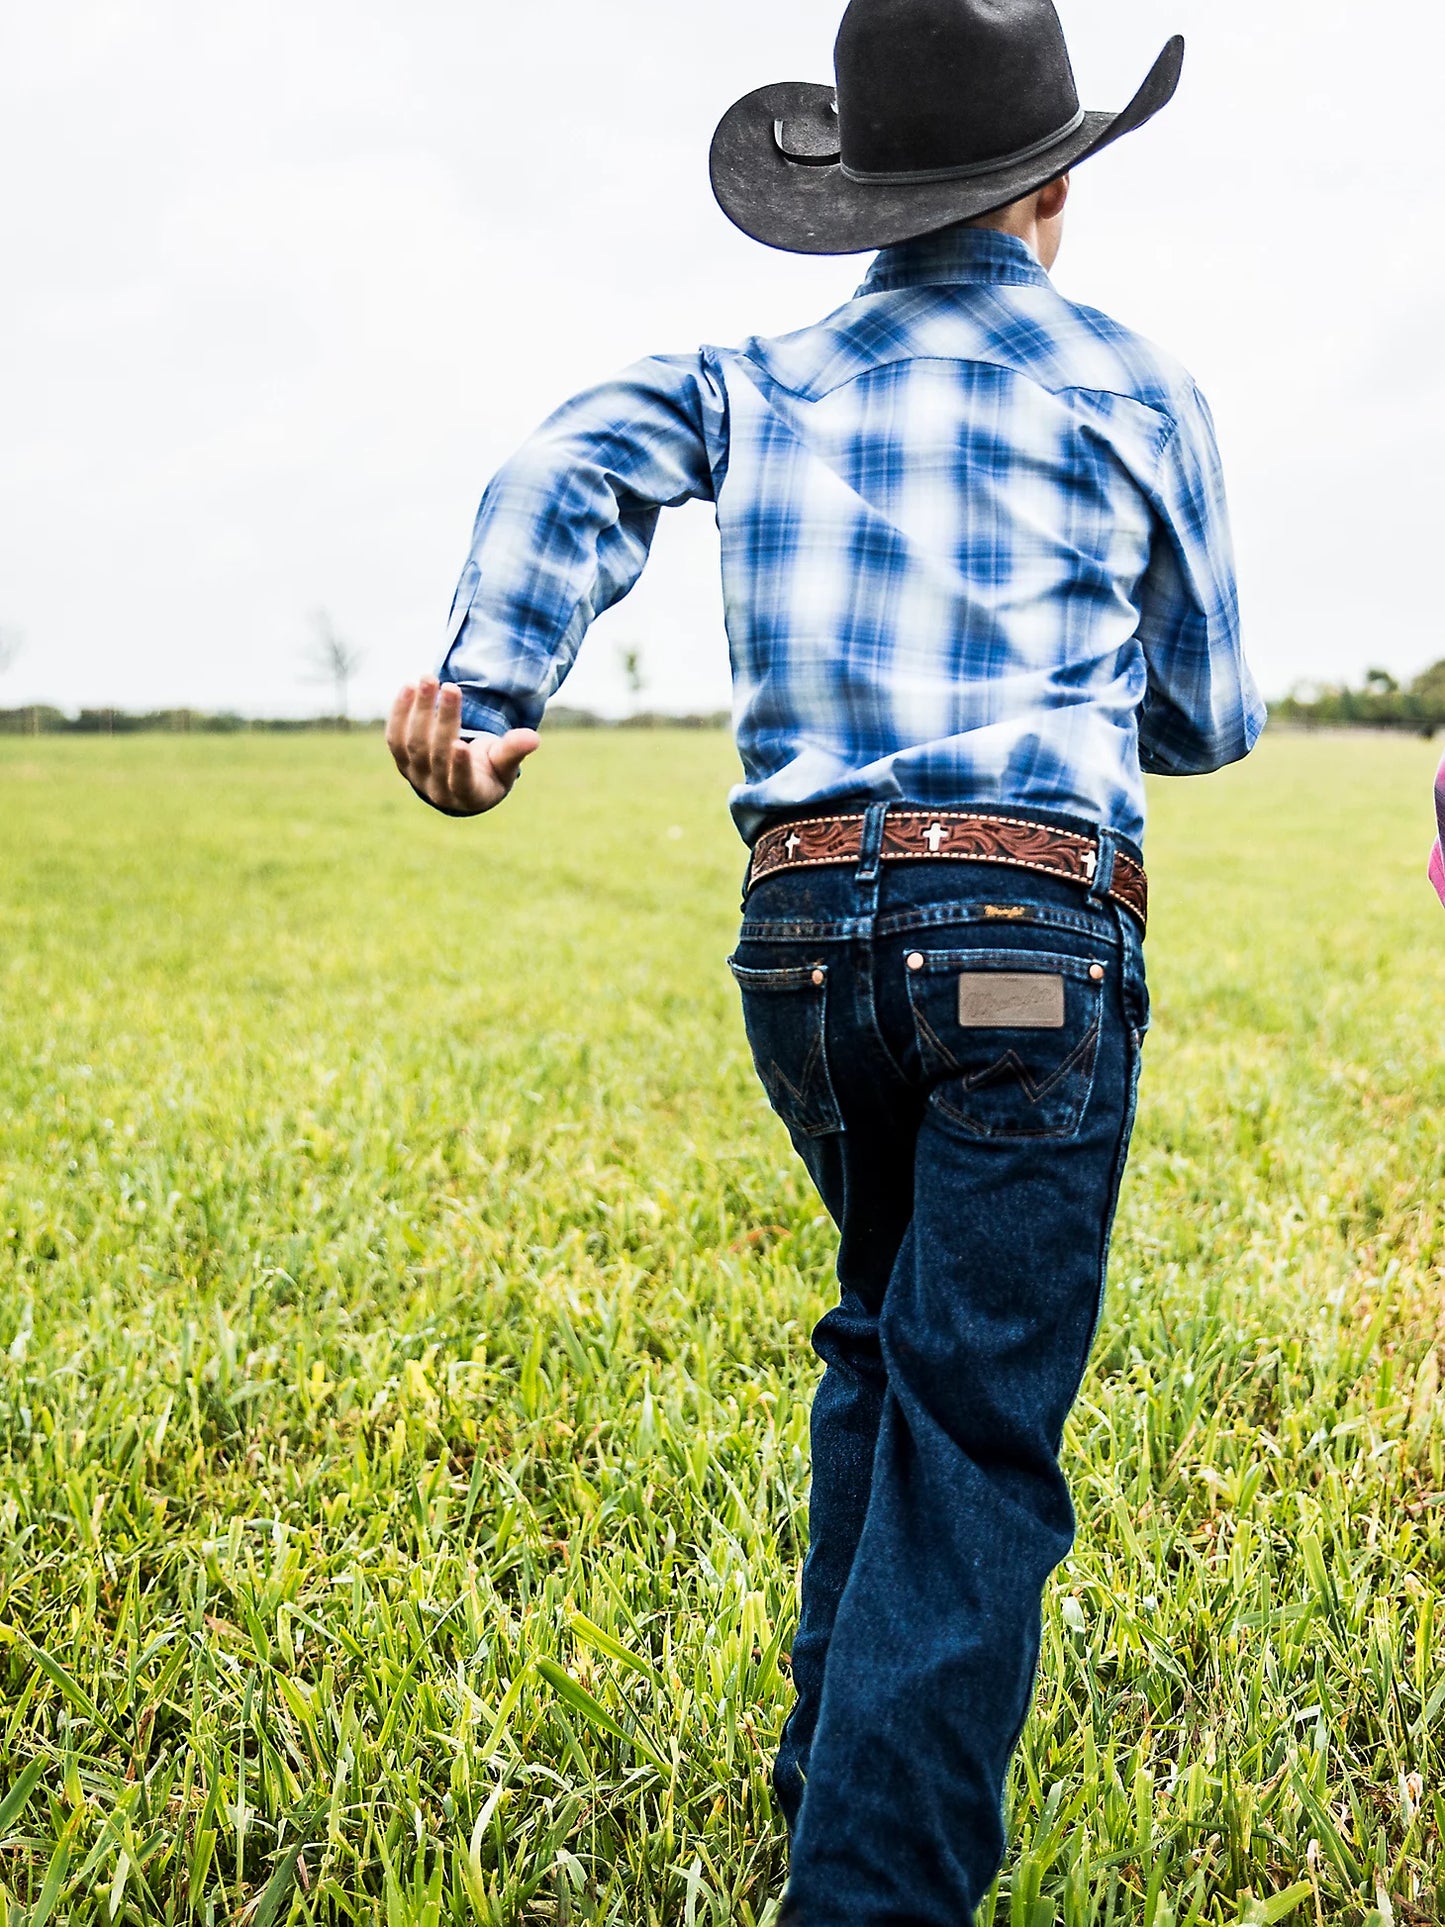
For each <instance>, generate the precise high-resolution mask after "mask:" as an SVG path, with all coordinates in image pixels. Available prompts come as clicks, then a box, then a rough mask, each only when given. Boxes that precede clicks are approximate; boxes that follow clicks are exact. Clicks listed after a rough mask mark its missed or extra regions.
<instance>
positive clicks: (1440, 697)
mask: <svg viewBox="0 0 1445 1927" xmlns="http://www.w3.org/2000/svg"><path fill="white" fill-rule="evenodd" d="M1269 713H1270V720H1271V722H1274V723H1286V724H1290V723H1292V724H1294V725H1295V726H1296V727H1302V728H1305V729H1404V730H1409V731H1412V732H1413V733H1415V734H1416V735H1420V736H1433V735H1434V734H1435V732H1436V730H1440V729H1445V661H1441V662H1437V663H1435V664H1433V665H1432V666H1431V667H1430V668H1429V669H1426V670H1424V671H1423V672H1422V673H1421V674H1420V675H1418V676H1416V677H1415V679H1414V681H1413V682H1410V683H1408V684H1403V685H1402V684H1401V683H1399V682H1397V681H1396V680H1395V678H1394V677H1393V676H1392V675H1391V674H1390V672H1389V670H1388V669H1369V670H1367V671H1366V672H1365V680H1364V682H1363V684H1362V685H1361V686H1360V687H1359V688H1358V689H1351V688H1349V687H1348V686H1347V685H1346V684H1343V683H1334V684H1329V685H1327V686H1326V687H1324V688H1322V689H1308V688H1299V689H1296V690H1295V691H1294V692H1293V693H1292V694H1291V695H1288V696H1286V697H1285V699H1284V701H1283V702H1278V703H1271V704H1270V709H1269Z"/></svg>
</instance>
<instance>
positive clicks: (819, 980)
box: [813, 967, 828, 990]
mask: <svg viewBox="0 0 1445 1927" xmlns="http://www.w3.org/2000/svg"><path fill="white" fill-rule="evenodd" d="M827 981H828V979H827V975H826V973H825V972H824V971H823V970H822V968H821V967H820V968H819V969H817V970H815V971H814V972H813V982H814V983H815V984H816V985H817V986H818V988H819V990H821V989H822V988H823V985H824V984H825V983H826V982H827Z"/></svg>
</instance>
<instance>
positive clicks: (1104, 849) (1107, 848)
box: [1089, 829, 1119, 903]
mask: <svg viewBox="0 0 1445 1927" xmlns="http://www.w3.org/2000/svg"><path fill="white" fill-rule="evenodd" d="M1118 854H1119V839H1118V837H1116V836H1115V834H1114V832H1113V831H1112V830H1105V829H1101V830H1100V831H1099V845H1098V850H1097V852H1096V854H1095V858H1094V874H1093V876H1092V877H1091V878H1090V879H1089V895H1090V897H1091V898H1092V899H1093V900H1094V901H1095V902H1096V903H1107V902H1108V900H1109V892H1110V890H1112V889H1113V887H1114V859H1115V858H1116V857H1117V856H1118Z"/></svg>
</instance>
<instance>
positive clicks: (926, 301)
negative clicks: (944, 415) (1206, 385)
mask: <svg viewBox="0 0 1445 1927" xmlns="http://www.w3.org/2000/svg"><path fill="white" fill-rule="evenodd" d="M710 352H711V353H712V354H714V355H717V356H718V358H719V359H720V361H721V362H722V363H723V365H724V367H725V366H726V364H727V362H728V361H730V360H736V361H740V362H742V363H743V364H745V365H746V366H747V368H748V369H750V370H752V371H755V374H754V378H755V379H756V378H757V377H761V379H762V381H763V383H764V384H765V385H768V386H771V387H775V388H778V389H782V390H784V391H786V392H787V393H789V394H791V395H794V396H796V397H797V398H798V399H799V400H802V401H821V400H822V399H823V398H824V397H825V396H827V395H830V394H833V393H835V392H836V391H837V390H838V389H840V388H843V387H846V386H849V385H850V384H852V383H854V382H857V381H860V380H863V379H865V378H866V377H868V376H870V375H874V374H879V373H882V372H884V371H886V370H888V369H889V368H892V367H895V366H897V365H898V364H900V363H906V362H917V361H951V362H958V363H973V364H976V365H982V366H987V367H991V368H996V369H999V370H1001V371H1003V372H1006V373H1009V374H1012V375H1016V376H1019V377H1021V378H1022V379H1024V380H1026V381H1030V382H1032V383H1034V384H1035V385H1036V386H1038V387H1040V388H1042V389H1045V390H1046V391H1048V392H1049V393H1051V394H1055V395H1059V396H1063V395H1066V394H1068V393H1069V392H1070V391H1078V392H1079V393H1081V394H1088V395H1092V396H1109V397H1112V398H1114V399H1117V400H1120V401H1125V402H1132V403H1134V404H1135V405H1137V406H1140V407H1143V408H1147V409H1149V410H1150V411H1151V412H1153V413H1154V414H1155V415H1157V416H1160V417H1162V418H1163V422H1162V426H1163V429H1164V432H1165V434H1166V436H1167V434H1168V432H1170V431H1172V429H1173V428H1174V427H1175V425H1176V424H1177V422H1178V420H1179V417H1180V414H1181V413H1182V412H1185V411H1186V410H1187V409H1188V408H1189V407H1190V406H1191V405H1193V404H1194V399H1195V396H1196V392H1197V391H1196V389H1195V385H1194V382H1193V379H1192V378H1191V376H1190V375H1189V374H1188V372H1187V371H1186V370H1185V369H1184V368H1183V367H1182V365H1181V364H1180V363H1178V362H1176V361H1175V360H1174V359H1173V358H1172V357H1171V356H1170V355H1168V354H1166V353H1165V352H1164V351H1163V350H1162V349H1160V348H1157V347H1156V346H1155V345H1154V343H1153V342H1151V341H1148V340H1146V339H1145V337H1144V336H1142V335H1137V334H1135V333H1134V332H1133V331H1132V330H1131V329H1128V328H1125V327H1124V326H1123V325H1122V324H1121V323H1119V322H1117V321H1115V320H1113V318H1112V317H1111V316H1109V315H1106V314H1102V313H1100V312H1099V311H1098V310H1097V309H1093V308H1086V307H1084V306H1082V305H1080V304H1078V303H1075V302H1071V301H1066V300H1065V299H1064V298H1063V297H1062V296H1061V295H1059V294H1058V293H1057V291H1056V290H1055V289H1054V288H1052V287H1050V286H1047V285H1044V286H1023V287H1020V286H1011V285H1002V286H999V285H974V284H969V285H960V286H939V287H924V288H907V289H901V290H893V291H889V292H884V293H879V294H864V295H860V296H858V297H855V299H853V300H852V301H849V302H846V303H845V304H844V305H843V307H841V308H839V309H838V310H836V311H835V313H833V314H831V315H829V316H827V317H826V319H825V320H823V321H821V322H818V323H816V324H814V325H813V326H812V327H809V328H803V329H800V330H798V331H797V332H796V333H794V334H789V335H780V336H772V337H765V336H754V337H752V338H751V339H750V340H748V341H745V342H743V343H741V344H740V345H739V346H738V347H737V348H735V349H722V350H717V349H714V350H711V351H710Z"/></svg>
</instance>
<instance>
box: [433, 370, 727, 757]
mask: <svg viewBox="0 0 1445 1927" xmlns="http://www.w3.org/2000/svg"><path fill="white" fill-rule="evenodd" d="M725 418H726V405H725V396H724V394H723V391H722V388H721V384H720V383H719V381H718V380H717V378H716V376H715V374H714V373H713V371H712V370H711V369H710V368H709V366H708V364H707V362H706V360H705V358H704V357H703V356H702V355H679V356H672V355H657V356H653V357H651V358H649V359H648V360H646V361H639V362H637V363H636V364H635V365H634V366H633V367H631V368H628V369H626V370H624V372H623V373H622V374H620V375H618V376H616V377H615V378H614V379H613V380H611V381H608V382H604V383H603V384H602V385H601V386H600V387H597V388H593V389H589V390H588V391H587V392H586V393H584V394H581V395H578V396H576V397H574V399H573V400H572V401H570V402H567V403H566V404H565V405H564V406H563V407H561V408H559V409H558V411H557V413H556V414H555V415H553V416H551V417H550V419H549V420H547V421H546V422H544V423H543V424H542V426H541V428H539V429H538V430H537V432H536V434H535V435H533V436H532V437H531V439H530V440H529V441H527V442H526V443H525V444H524V445H523V447H522V448H521V449H520V450H519V451H518V452H517V454H515V455H514V456H513V457H512V458H511V460H510V461H509V462H507V463H506V465H505V466H504V467H503V468H502V469H501V470H500V472H499V473H498V474H497V475H496V477H495V478H494V479H493V481H492V482H491V484H490V486H489V487H488V489H487V492H486V494H485V495H484V496H483V497H482V504H481V507H480V508H479V509H478V511H477V519H476V524H475V526H474V528H473V530H472V545H471V552H470V554H469V555H468V557H467V563H466V567H465V568H464V569H463V571H462V579H461V582H460V583H459V584H458V587H457V592H456V596H455V599H454V600H453V603H452V612H451V620H450V622H449V624H448V630H447V645H446V653H445V655H444V657H443V659H442V666H441V670H440V677H441V680H442V681H443V682H447V683H456V684H457V685H458V686H459V687H460V689H461V691H462V727H463V730H464V731H466V732H468V733H473V732H476V731H488V732H493V733H497V734H500V733H502V732H503V731H505V730H508V729H516V728H534V727H535V726H536V724H537V723H538V722H539V721H540V720H541V716H542V711H543V708H544V707H545V705H546V703H547V700H548V698H549V697H550V696H551V695H553V693H554V692H555V691H556V690H557V689H558V687H559V686H560V685H561V683H562V681H563V678H564V677H565V676H566V674H567V672H568V670H569V669H570V668H571V667H572V664H573V661H574V660H575V658H576V655H577V651H578V649H579V648H580V647H581V644H582V639H583V637H584V636H585V635H586V633H587V630H588V627H589V625H590V624H591V622H592V621H593V619H594V617H596V616H598V615H600V614H601V613H602V611H603V610H604V609H608V608H611V606H612V604H613V603H614V602H618V601H620V600H621V598H622V597H623V596H625V595H626V594H627V592H628V590H629V589H631V588H632V586H633V584H634V583H635V582H636V581H637V578H638V577H639V576H640V575H641V573H642V569H643V565H644V564H645V562H646V561H647V556H648V551H649V550H650V548H651V546H652V538H653V535H654V533H655V531H656V528H657V517H658V512H659V510H661V509H663V508H670V507H674V506H676V505H677V504H679V503H682V502H687V501H690V500H693V499H694V498H696V497H699V496H701V497H703V498H705V499H707V500H713V499H715V493H716V484H717V483H719V482H720V481H721V474H720V472H718V471H719V470H720V466H721V462H722V458H723V450H724V446H725V442H724V431H725Z"/></svg>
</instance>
